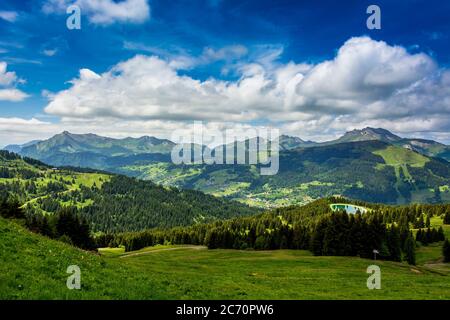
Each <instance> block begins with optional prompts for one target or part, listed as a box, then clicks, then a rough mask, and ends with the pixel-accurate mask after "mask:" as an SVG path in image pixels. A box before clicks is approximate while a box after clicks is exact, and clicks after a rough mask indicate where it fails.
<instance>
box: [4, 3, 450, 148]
mask: <svg viewBox="0 0 450 320" xmlns="http://www.w3.org/2000/svg"><path fill="white" fill-rule="evenodd" d="M106 2H109V5H107V6H103V7H102V6H99V4H98V3H99V1H98V0H73V1H69V0H41V1H36V0H30V1H26V0H23V1H15V0H2V2H1V3H0V63H3V65H5V64H6V70H4V74H3V75H2V74H1V73H0V85H2V81H1V79H2V78H1V76H3V77H4V78H5V79H6V80H4V81H3V87H1V86H0V90H9V91H8V92H6V91H4V96H3V98H2V94H1V91H0V139H1V141H0V145H4V144H7V143H11V142H25V141H27V140H31V138H43V137H46V136H50V135H52V134H54V133H57V132H58V131H60V130H61V129H65V128H67V129H69V130H71V131H73V130H75V131H79V132H88V131H89V132H96V133H100V134H106V135H112V136H127V135H135V136H138V135H142V134H150V135H161V136H164V135H165V136H167V135H168V133H169V132H170V131H171V130H172V128H174V127H179V126H180V125H181V126H183V125H187V124H188V122H189V121H192V120H204V121H207V122H208V123H210V124H211V125H212V126H214V125H215V126H220V123H221V122H226V123H227V125H239V126H253V125H257V124H261V123H262V124H270V125H274V126H277V127H279V128H281V129H282V130H283V131H285V132H286V133H289V134H294V135H298V136H301V137H302V138H313V139H318V140H324V139H327V138H332V137H335V136H337V135H339V134H342V133H343V132H345V131H346V130H349V129H351V128H354V127H359V126H363V125H373V126H383V127H386V128H387V129H390V130H392V131H394V132H397V133H400V134H402V135H407V136H419V137H427V138H434V139H438V140H440V141H444V142H449V140H450V137H449V135H448V131H449V129H450V121H444V120H445V119H444V120H443V119H442V118H443V115H444V117H445V111H447V109H446V108H447V107H448V104H447V103H449V102H450V98H449V96H450V94H449V96H447V94H446V93H445V92H444V91H445V87H446V84H447V81H448V78H447V76H448V74H447V68H448V67H449V66H450V45H449V43H450V41H449V39H448V36H449V34H450V32H449V31H450V22H449V19H448V17H449V14H450V3H449V2H443V1H432V0H431V1H430V0H428V1H418V0H415V1H414V0H412V1H377V2H376V4H377V5H378V6H380V8H381V13H382V15H381V17H382V20H381V21H382V28H381V30H369V29H367V27H366V19H367V17H368V15H367V14H366V8H367V6H368V5H370V4H372V3H373V1H370V2H369V1H341V2H336V1H276V2H275V1H264V0H259V1H231V0H204V1H202V0H198V1H192V0H190V1H187V0H186V1H184V0H183V1H164V0H161V1H157V0H148V1H146V0H126V1H125V2H127V3H128V5H129V7H127V8H128V9H127V10H125V11H126V12H125V13H124V12H120V7H117V4H118V3H119V2H122V1H115V2H114V1H113V0H108V1H106ZM73 3H75V4H77V5H79V6H80V7H81V19H82V20H81V21H82V22H81V23H82V26H81V30H69V29H67V27H66V19H67V17H68V15H67V14H66V13H65V12H64V10H63V9H64V8H65V7H67V5H70V4H73ZM61 8H62V9H61ZM144 11H145V12H144ZM147 11H148V12H147ZM355 38H356V39H359V40H360V41H353V42H350V43H349V41H350V40H351V39H355ZM364 39H365V40H364ZM379 44H381V45H379ZM352 48H353V49H352ZM367 48H370V50H374V51H373V52H374V57H375V58H373V57H371V56H370V54H368V53H367V52H366V50H369V49H367ZM395 48H402V49H403V50H404V51H402V52H400V53H399V52H397V51H396V49H395ZM346 49H348V50H346ZM340 50H341V51H342V52H343V54H342V59H341V60H342V61H343V62H342V63H341V64H338V63H336V64H335V65H334V66H333V68H335V69H333V70H331V71H330V75H331V77H336V79H331V81H330V86H329V87H324V86H322V85H318V84H317V82H314V79H316V81H319V82H320V79H325V80H326V79H329V78H330V75H329V76H326V75H323V74H321V73H320V72H324V71H323V69H324V66H326V65H324V63H325V64H326V63H327V62H333V61H335V60H336V58H337V57H338V56H339V52H340ZM352 50H356V51H357V52H358V56H357V58H355V61H360V63H359V64H358V65H346V63H347V62H345V61H347V60H346V59H347V58H348V56H346V55H345V54H347V55H350V54H351V52H353V51H352ZM377 50H378V51H377ZM380 55H381V56H383V57H384V56H385V55H386V58H385V59H384V58H380ZM399 55H400V57H399ZM150 57H154V58H155V59H156V60H155V59H153V60H152V59H150ZM346 57H347V58H346ZM139 58H142V59H139ZM358 59H360V60H358ZM350 60H352V59H350ZM373 60H377V61H375V62H374V65H373V66H371V68H368V69H367V70H366V67H365V66H366V65H368V64H370V63H372V61H373ZM121 62H122V63H125V64H124V65H120V63H121ZM0 66H1V65H0ZM128 68H135V69H133V70H132V71H129V70H128ZM346 68H348V69H347V70H353V71H352V74H355V73H359V71H360V70H361V72H363V71H364V72H366V73H365V75H370V74H372V76H370V77H368V76H363V75H361V76H360V78H357V77H356V78H355V79H353V78H349V77H351V75H348V74H347V75H345V70H346ZM384 69H386V70H391V72H394V73H393V74H394V78H395V77H397V76H398V79H397V80H398V81H394V82H395V83H394V82H392V81H388V80H389V79H392V78H393V76H392V75H390V74H389V72H388V71H386V72H384V73H383V75H379V74H375V73H376V72H377V70H384ZM413 69H414V70H419V71H417V72H412V71H411V70H413ZM80 70H86V72H85V73H83V74H84V75H85V77H82V76H81V74H82V73H80ZM111 70H115V71H111ZM137 70H142V72H144V73H145V72H148V74H142V73H139V72H137ZM0 71H1V68H0ZM8 72H9V76H8ZM89 72H91V73H89ZM108 72H109V73H108ZM283 72H284V73H283ZM339 72H342V73H343V75H340V73H339ZM11 73H14V74H11ZM106 73H108V74H106ZM155 74H158V76H154V75H155ZM282 74H283V75H284V74H288V75H287V76H283V77H281V76H280V75H282ZM11 77H14V79H11ZM164 77H167V79H168V80H167V81H166V82H163V83H159V84H155V85H152V86H151V87H149V88H143V89H142V91H136V86H139V83H140V82H139V81H141V80H142V81H143V82H146V83H153V81H155V79H156V80H157V79H165V78H164ZM374 77H375V78H377V80H376V83H375V82H373V83H375V85H374V84H373V83H372V86H370V87H368V88H366V87H364V88H361V87H359V86H354V87H351V88H350V87H345V88H342V87H339V86H340V84H339V82H340V81H347V82H348V83H352V82H353V80H354V82H355V83H356V82H357V79H368V78H371V79H372V78H374ZM379 77H384V79H383V81H382V82H383V83H382V84H380V80H379V79H378V78H379ZM100 78H102V79H100ZM299 78H301V79H305V81H303V82H304V83H303V84H301V83H300V82H301V80H299ZM309 78H310V79H309ZM8 79H9V80H8ZM73 79H77V81H75V82H76V83H74V82H72V80H73ZM137 79H141V80H137ZM134 81H136V83H134ZM293 81H294V82H295V86H296V89H295V90H296V92H297V93H296V95H295V96H292V95H293V93H292V92H290V91H289V90H290V89H289V85H288V83H292V82H293ZM322 82H323V81H322ZM418 83H420V84H422V87H420V88H419V89H417V90H415V89H413V88H417V86H418ZM424 83H425V84H424ZM127 85H129V86H127ZM198 86H200V87H198ZM431 86H433V87H432V89H430V88H431ZM224 87H226V88H225V89H224ZM255 87H256V89H255ZM278 87H279V88H280V89H273V88H278ZM161 88H162V89H161ZM169 88H170V89H172V90H170V92H169ZM177 88H182V89H180V90H177ZM249 88H250V89H249ZM89 89H90V90H92V92H90V91H88V90H89ZM272 89H273V90H272ZM11 90H15V91H14V92H12V91H11ZM64 90H68V91H64ZM271 90H272V91H273V92H271ZM295 90H294V91H295ZM426 90H428V91H426ZM178 91H179V92H178ZM338 91H339V92H338ZM425 91H426V92H425ZM436 91H439V93H442V96H441V97H440V99H439V100H440V101H431V100H430V99H431V97H433V96H435V92H436ZM211 92H214V94H212V93H211ZM267 92H269V93H267ZM342 92H346V94H345V95H344V94H341V93H342ZM398 92H406V93H402V95H399V94H398ZM7 93H8V94H7ZM266 93H267V95H266ZM109 94H110V95H109ZM177 94H178V96H176V95H177ZM190 94H192V96H190ZM11 95H12V96H11ZM105 95H106V96H107V97H111V98H106V99H103V98H105ZM199 96H202V97H205V100H204V101H208V102H209V103H204V101H203V100H202V101H200V102H199V100H198V97H199ZM280 96H281V98H280ZM118 97H119V98H118ZM447 99H448V100H447ZM266 101H270V102H267V105H266ZM199 103H200V104H202V106H201V107H199ZM203 103H204V105H203ZM222 104H223V106H222ZM117 105H121V108H122V109H117V108H118V107H117ZM409 105H412V107H411V109H409V108H410V107H409ZM217 106H221V108H222V109H224V112H223V114H221V113H220V112H216V113H217V117H215V116H214V113H215V110H214V109H215V107H217ZM369 106H370V107H369ZM397 106H398V108H397V109H396V110H397V112H391V110H392V108H396V107H397ZM366 107H367V108H368V109H367V110H365V109H364V108H366ZM228 108H229V109H228ZM277 108H278V109H277ZM424 108H425V109H426V108H430V109H429V110H427V111H426V112H424ZM116 109H117V110H116ZM225 109H226V110H225ZM363 109H364V110H363ZM209 110H211V112H209ZM386 110H388V111H389V112H386ZM210 113H211V114H210ZM227 115H229V116H227ZM280 115H285V116H280ZM336 119H340V120H339V123H337V122H336ZM408 123H409V125H408ZM129 128H133V129H132V130H131V129H129Z"/></svg>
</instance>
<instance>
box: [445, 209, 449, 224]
mask: <svg viewBox="0 0 450 320" xmlns="http://www.w3.org/2000/svg"><path fill="white" fill-rule="evenodd" d="M444 224H450V211H447V212H446V213H445V215H444Z"/></svg>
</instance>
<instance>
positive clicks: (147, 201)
mask: <svg viewBox="0 0 450 320" xmlns="http://www.w3.org/2000/svg"><path fill="white" fill-rule="evenodd" d="M94 189H95V190H94ZM79 196H80V197H82V198H84V199H86V198H89V199H92V203H93V204H92V205H89V206H85V207H83V208H82V209H80V214H81V215H83V216H84V217H85V218H86V219H87V220H88V221H89V222H90V223H91V225H92V227H93V229H94V230H95V231H103V232H107V233H115V232H126V231H138V230H143V229H147V228H156V227H159V228H171V227H174V226H189V225H192V224H194V223H200V222H203V223H207V222H211V221H214V220H218V219H229V218H232V217H235V216H248V215H252V214H255V213H258V212H260V210H259V209H256V208H251V207H248V206H247V205H244V204H241V203H238V202H234V201H229V200H225V199H220V198H216V197H213V196H210V195H206V194H204V193H202V192H199V191H194V190H178V189H176V188H165V187H162V186H158V185H155V184H154V183H152V182H150V181H141V180H137V179H133V178H128V177H125V176H112V177H111V179H110V181H107V182H104V183H103V185H102V187H101V188H100V189H98V188H95V187H93V188H92V189H91V190H90V191H88V192H87V193H85V189H80V190H79Z"/></svg>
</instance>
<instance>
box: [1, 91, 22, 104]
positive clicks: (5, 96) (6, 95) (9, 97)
mask: <svg viewBox="0 0 450 320" xmlns="http://www.w3.org/2000/svg"><path fill="white" fill-rule="evenodd" d="M27 97H28V95H27V94H26V93H25V92H23V91H20V90H18V89H0V101H2V100H5V101H12V102H18V101H22V100H24V99H25V98H27Z"/></svg>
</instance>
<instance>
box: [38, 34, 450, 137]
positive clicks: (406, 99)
mask: <svg viewBox="0 0 450 320" xmlns="http://www.w3.org/2000/svg"><path fill="white" fill-rule="evenodd" d="M275 49H276V48H275ZM275 49H273V50H269V52H268V53H267V54H266V55H261V56H260V57H259V58H258V59H255V60H254V61H253V62H247V63H240V64H239V63H237V64H236V65H235V67H236V70H237V71H236V72H238V74H239V75H240V77H239V79H238V80H236V81H224V80H220V79H215V78H209V79H207V80H204V81H200V80H198V79H195V78H192V77H190V76H188V75H184V74H181V73H180V72H179V70H180V69H183V68H184V67H185V66H180V63H176V62H178V61H177V58H176V56H173V57H171V59H167V60H163V59H161V58H159V57H157V56H144V55H137V56H135V57H133V58H131V59H129V60H127V61H123V62H120V63H118V64H117V65H115V66H113V67H112V68H111V69H110V70H108V71H106V72H103V73H96V72H94V71H92V70H88V69H82V70H80V75H79V76H78V77H77V78H75V79H73V80H71V81H70V83H71V87H70V88H68V89H67V90H63V91H60V92H57V93H54V94H51V95H49V99H50V101H49V104H48V105H47V107H46V108H45V111H46V112H47V113H48V114H51V115H54V116H59V117H61V118H62V119H64V121H82V120H95V121H109V122H108V123H112V122H119V121H123V122H124V123H136V124H137V123H142V122H143V121H144V122H146V121H169V122H177V123H186V121H190V120H205V121H209V122H219V121H227V122H235V123H252V122H267V123H272V124H274V125H277V126H280V127H281V128H283V129H284V130H285V131H286V132H289V133H291V134H296V135H299V136H301V137H304V138H317V139H322V140H323V139H327V138H334V137H335V136H336V135H338V134H341V133H342V132H343V131H345V130H349V129H353V128H355V127H357V128H359V127H362V126H381V127H385V128H387V129H390V130H394V131H395V132H397V133H402V132H403V133H412V132H417V133H420V135H431V134H434V135H435V136H437V133H439V132H448V131H449V128H450V119H449V117H448V114H449V112H450V71H447V70H445V69H444V70H441V69H438V66H437V65H436V63H435V62H434V61H433V60H432V59H431V58H430V57H429V56H428V55H426V54H423V53H420V54H410V53H408V51H407V50H406V49H404V48H403V47H399V46H390V45H388V44H387V43H385V42H383V41H374V40H372V39H370V38H368V37H359V38H352V39H350V40H348V41H347V42H345V43H344V44H343V46H342V47H341V48H340V49H339V50H338V51H337V55H336V57H335V58H334V59H332V60H328V61H324V62H321V63H318V64H316V65H310V64H305V63H295V62H289V63H286V64H282V63H280V62H277V59H278V57H279V55H280V54H281V52H282V48H281V49H279V50H275ZM232 53H234V54H236V55H237V56H242V55H246V54H247V52H246V50H245V49H244V48H243V47H242V48H240V47H229V48H227V49H226V50H225V49H223V50H221V49H219V50H212V49H211V51H210V50H209V49H205V51H204V53H203V54H202V55H201V56H200V57H192V58H193V59H194V60H196V59H205V61H206V60H208V61H213V60H214V59H224V58H226V56H228V55H232ZM197 61H198V60H197ZM194 63H196V62H194ZM424 132H425V133H424ZM441 136H442V135H441Z"/></svg>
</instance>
